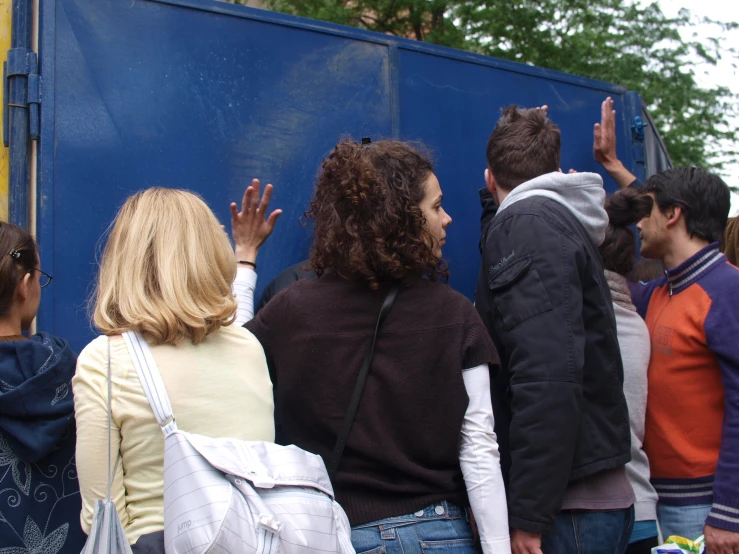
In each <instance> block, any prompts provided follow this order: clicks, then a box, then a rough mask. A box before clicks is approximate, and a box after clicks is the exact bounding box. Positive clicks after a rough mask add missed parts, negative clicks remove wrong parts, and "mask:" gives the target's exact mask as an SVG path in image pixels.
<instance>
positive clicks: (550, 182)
mask: <svg viewBox="0 0 739 554" xmlns="http://www.w3.org/2000/svg"><path fill="white" fill-rule="evenodd" d="M532 196H545V197H547V198H551V199H552V200H554V201H555V202H558V203H560V204H562V205H563V206H565V207H566V208H567V209H568V210H569V211H570V212H571V213H572V214H573V215H574V216H575V217H576V218H577V220H578V221H579V222H580V223H581V224H582V225H583V227H585V230H586V231H587V233H588V236H589V237H590V239H591V240H592V241H593V243H594V244H595V246H600V245H601V243H602V242H603V239H605V236H606V228H607V227H608V214H607V213H606V210H605V209H604V208H603V204H604V203H605V200H606V191H605V190H604V189H603V179H602V178H601V176H600V175H598V174H597V173H560V172H559V171H557V172H554V173H547V174H546V175H540V176H539V177H536V178H535V179H531V180H530V181H526V182H525V183H522V184H520V185H518V186H517V187H516V188H515V189H513V190H512V191H511V192H510V193H509V194H508V196H506V197H505V199H504V200H503V203H502V204H501V205H500V208H498V213H500V212H502V211H503V210H505V209H506V208H507V207H508V206H511V205H513V204H515V203H516V202H518V201H519V200H523V199H524V198H530V197H532Z"/></svg>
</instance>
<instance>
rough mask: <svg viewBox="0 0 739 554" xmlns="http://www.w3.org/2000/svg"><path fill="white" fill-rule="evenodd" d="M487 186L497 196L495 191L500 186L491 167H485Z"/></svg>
mask: <svg viewBox="0 0 739 554" xmlns="http://www.w3.org/2000/svg"><path fill="white" fill-rule="evenodd" d="M485 186H486V187H487V189H488V190H489V191H490V194H492V195H493V196H495V191H496V189H497V188H498V187H497V186H496V183H495V177H493V172H492V171H490V168H487V169H485Z"/></svg>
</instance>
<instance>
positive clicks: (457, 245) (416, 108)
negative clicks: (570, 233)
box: [400, 49, 628, 298]
mask: <svg viewBox="0 0 739 554" xmlns="http://www.w3.org/2000/svg"><path fill="white" fill-rule="evenodd" d="M400 52H401V55H400V66H401V70H400V73H401V75H402V80H401V87H400V98H401V102H400V106H401V108H400V112H401V136H402V137H403V138H406V139H421V140H424V141H425V143H426V144H427V145H428V146H429V147H431V149H432V150H433V151H434V152H435V153H436V156H435V159H436V163H437V167H436V172H437V176H438V177H439V181H440V183H441V186H442V190H443V191H444V204H445V209H446V210H447V212H449V214H450V215H451V216H452V219H453V223H452V226H451V227H450V229H449V231H448V233H447V246H446V249H445V256H446V257H447V258H448V260H449V264H450V268H451V272H452V278H451V281H450V283H451V284H452V285H453V286H454V288H456V289H457V290H459V291H460V292H462V293H463V294H465V295H466V296H468V297H470V298H472V297H473V295H474V287H475V283H476V281H477V271H478V268H479V263H480V256H479V252H478V239H479V236H480V223H479V219H478V214H479V212H480V203H479V197H478V194H477V190H478V189H480V188H482V187H484V186H485V182H484V177H483V173H484V171H485V168H486V167H487V162H486V158H485V147H486V145H487V139H488V137H489V135H490V132H491V131H492V129H493V128H494V127H495V123H496V121H497V120H498V117H499V116H500V108H501V107H506V106H509V105H510V104H517V105H523V106H542V105H545V104H546V105H548V106H549V114H550V116H551V117H552V119H553V120H554V121H555V122H556V123H557V124H558V125H559V126H560V128H561V130H562V169H563V170H564V171H568V170H569V169H571V168H572V169H576V170H577V171H594V172H599V171H600V172H602V168H601V167H600V166H599V165H598V164H597V163H596V162H595V161H594V159H593V124H594V123H595V122H596V121H598V120H599V116H600V105H601V102H602V101H603V100H604V99H605V97H606V94H605V91H603V90H602V89H600V88H593V86H592V84H593V83H592V82H590V83H587V84H588V85H590V86H584V85H583V84H581V82H580V81H579V80H572V81H569V82H568V81H566V80H559V79H558V80H549V79H547V80H544V79H542V78H541V77H540V76H538V75H536V74H532V73H529V72H519V71H507V70H502V69H498V70H495V71H491V70H490V68H489V67H488V66H487V65H485V64H480V63H476V62H477V59H476V58H471V59H468V60H466V61H460V60H454V59H449V58H439V57H438V56H434V55H431V54H430V53H425V52H419V51H416V50H410V49H401V50H400ZM483 59H486V58H483ZM610 93H611V94H613V92H612V91H610ZM614 99H615V101H616V105H617V109H621V108H620V105H619V104H621V102H622V96H620V95H619V96H614ZM619 131H620V132H621V137H620V139H621V140H618V141H617V145H618V147H619V155H621V156H625V155H626V150H627V149H626V145H627V144H628V142H627V135H626V133H625V132H623V127H619ZM605 183H606V188H607V189H608V190H610V191H611V192H613V191H615V190H616V189H617V185H616V183H614V182H613V181H612V180H611V179H610V177H606V180H605Z"/></svg>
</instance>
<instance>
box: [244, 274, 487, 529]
mask: <svg viewBox="0 0 739 554" xmlns="http://www.w3.org/2000/svg"><path fill="white" fill-rule="evenodd" d="M386 293H387V290H386V289H384V288H381V289H380V290H377V291H371V290H369V288H367V286H366V285H364V284H359V283H353V282H350V281H347V280H344V279H342V278H340V277H338V276H336V275H330V274H329V275H324V276H323V277H320V278H318V279H316V280H301V281H298V282H297V283H295V284H294V285H292V286H291V287H290V288H288V289H286V290H284V291H282V292H281V293H280V294H278V295H277V296H275V297H274V298H273V299H272V300H271V301H270V302H269V303H268V304H267V305H266V306H265V307H264V308H263V309H262V310H261V311H260V312H259V313H258V314H257V316H256V318H255V319H254V320H252V321H250V322H249V323H247V324H246V327H247V328H248V329H249V330H250V331H251V332H252V333H254V334H255V335H256V337H257V338H258V339H259V341H260V342H261V343H262V345H263V346H264V350H265V352H266V354H267V361H268V363H269V367H270V373H271V375H272V380H273V383H274V386H275V413H276V419H277V441H278V442H279V443H281V444H296V445H297V446H300V447H301V448H304V449H305V450H308V451H309V452H315V453H317V454H320V455H321V456H322V457H323V459H324V461H325V462H328V460H329V458H330V454H331V450H332V448H333V447H334V443H335V441H336V436H337V434H338V431H339V428H340V426H341V423H342V421H343V420H344V415H345V413H346V409H347V406H348V404H349V399H350V396H351V394H352V390H353V389H354V385H355V382H356V378H357V374H358V373H359V369H360V366H361V363H362V359H363V357H364V355H365V354H366V352H367V350H368V349H369V347H370V343H371V340H372V336H373V333H374V325H375V322H376V319H377V315H378V313H379V311H380V306H381V305H382V302H383V300H384V299H385V295H386ZM497 361H498V360H497V355H496V353H495V349H494V346H493V343H492V341H491V340H490V337H489V336H488V333H487V331H486V330H485V327H484V326H483V324H482V322H481V321H480V318H479V317H478V315H477V314H476V313H475V309H474V307H473V306H472V304H471V303H470V302H469V300H467V299H466V298H464V297H463V296H462V295H460V294H459V293H457V292H455V291H453V290H452V289H451V288H450V287H449V286H447V285H445V284H441V283H430V282H428V281H426V280H421V281H419V282H417V283H416V284H415V285H413V286H411V287H404V288H403V289H402V290H401V291H400V293H399V294H398V296H397V299H396V300H395V304H394V305H393V308H392V310H391V311H390V313H389V315H388V317H387V319H386V320H385V322H384V324H383V326H382V328H381V330H380V332H379V334H378V337H377V344H376V347H375V354H374V358H373V361H372V366H371V369H370V372H369V377H368V378H367V383H366V386H365V389H364V394H363V396H362V401H361V403H360V405H359V410H358V412H357V416H356V419H355V421H354V425H353V427H352V430H351V433H350V434H349V439H348V441H347V446H346V449H345V451H344V456H343V458H342V461H341V466H340V467H339V469H338V471H337V472H336V474H335V475H334V478H333V485H334V490H335V492H336V498H337V500H338V501H339V503H341V505H342V506H343V508H344V509H345V510H346V513H347V515H348V516H349V521H350V522H351V524H352V525H358V524H362V523H367V522H370V521H376V520H378V519H383V518H386V517H393V516H398V515H403V514H407V513H411V512H415V511H417V510H419V509H421V508H424V507H425V506H428V505H429V504H432V503H435V502H439V501H441V500H448V501H450V502H453V503H456V504H461V505H464V504H465V503H466V500H467V498H466V497H467V495H466V489H465V485H464V481H463V479H462V472H461V470H460V467H459V447H460V432H461V428H462V421H463V418H464V414H465V411H466V409H467V404H468V401H469V399H468V397H467V393H466V391H465V388H464V381H463V379H462V370H463V369H468V368H472V367H475V366H478V365H481V364H486V363H487V364H493V365H495V364H497Z"/></svg>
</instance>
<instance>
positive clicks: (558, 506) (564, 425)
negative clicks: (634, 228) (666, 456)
mask: <svg viewBox="0 0 739 554" xmlns="http://www.w3.org/2000/svg"><path fill="white" fill-rule="evenodd" d="M481 199H482V201H483V208H484V209H486V210H487V212H488V213H483V226H484V227H485V229H484V235H485V236H484V237H483V242H482V246H483V248H482V253H483V264H482V268H481V271H480V278H479V281H478V288H477V294H476V306H477V309H478V313H479V314H480V316H481V317H482V319H483V321H484V322H485V324H486V326H487V327H488V330H489V331H490V334H491V336H492V337H493V339H494V341H495V343H496V346H497V347H498V350H499V352H500V355H501V370H500V373H499V374H498V375H497V376H496V377H495V379H494V384H493V387H492V388H493V409H494V411H495V421H496V433H497V434H498V437H499V443H500V445H501V466H502V469H503V473H504V477H505V478H506V480H507V481H508V504H509V506H508V508H509V510H508V512H509V521H510V524H511V527H513V528H515V529H521V530H524V531H528V532H531V533H547V532H550V531H551V530H552V529H553V527H554V522H555V519H556V514H557V513H559V512H560V511H562V510H619V509H626V508H628V507H630V506H631V505H632V504H633V502H634V493H633V490H632V488H631V485H630V484H629V481H628V478H627V476H626V471H625V467H624V466H625V464H626V462H628V461H629V458H630V453H629V443H630V431H629V420H628V411H627V407H626V400H625V398H624V395H623V389H622V384H623V366H622V363H621V356H620V351H619V346H618V339H617V336H616V321H615V317H614V315H613V306H612V300H611V295H610V291H609V289H608V283H607V282H606V279H605V275H604V271H603V266H602V261H601V257H600V254H599V253H598V250H597V247H598V246H599V245H600V244H601V243H602V242H603V238H604V237H605V231H606V228H607V226H608V215H607V213H606V211H605V209H604V208H603V203H604V200H605V192H604V190H603V181H602V179H601V177H600V176H599V175H597V174H593V173H577V174H563V173H559V172H555V173H548V174H545V175H542V176H539V177H537V178H535V179H532V180H530V181H528V182H526V183H523V184H521V185H519V186H517V187H516V188H515V189H514V190H512V191H511V192H510V193H509V194H508V195H507V196H506V198H505V199H504V201H503V202H502V203H501V206H500V208H498V210H497V213H496V214H495V216H494V217H493V219H492V221H490V222H489V223H488V224H487V225H485V221H486V220H487V219H488V216H489V212H490V211H492V209H493V207H492V206H491V205H490V203H489V202H487V201H486V197H485V195H481ZM614 385H615V386H614Z"/></svg>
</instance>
